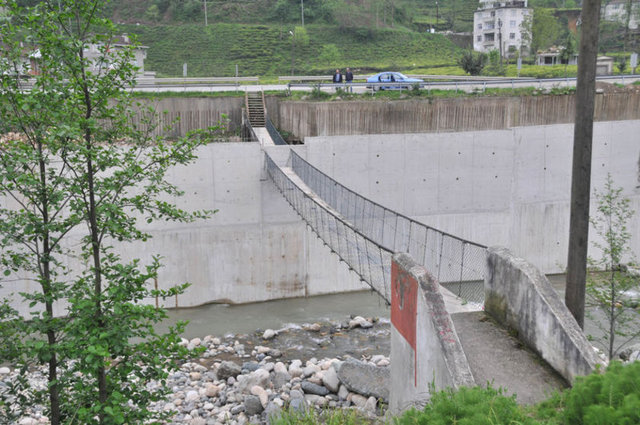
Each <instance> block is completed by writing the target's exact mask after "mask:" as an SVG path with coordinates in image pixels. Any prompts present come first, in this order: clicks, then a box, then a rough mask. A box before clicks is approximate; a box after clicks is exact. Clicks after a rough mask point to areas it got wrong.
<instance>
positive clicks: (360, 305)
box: [161, 274, 637, 354]
mask: <svg viewBox="0 0 640 425" xmlns="http://www.w3.org/2000/svg"><path fill="white" fill-rule="evenodd" d="M547 277H548V278H549V281H550V282H551V284H552V285H553V287H554V289H555V290H556V292H558V295H559V296H560V299H561V300H563V301H564V290H565V275H563V274H562V275H549V276H547ZM482 284H483V283H482V282H480V281H479V282H477V285H478V286H479V288H478V289H479V290H481V285H482ZM168 314H169V319H168V320H167V321H166V322H165V323H163V325H162V326H161V329H162V328H165V329H166V326H169V325H171V324H174V323H175V322H176V321H189V325H188V326H187V328H186V330H185V332H184V334H183V335H182V336H183V337H184V338H187V339H191V338H195V337H200V338H201V337H204V336H206V335H213V336H219V337H222V336H225V335H230V334H234V335H237V334H246V335H253V336H254V337H257V336H258V334H261V332H256V331H264V330H266V329H274V330H279V329H296V328H299V327H300V325H303V324H310V323H315V322H323V323H326V322H341V323H342V324H343V325H344V324H345V323H346V322H348V321H349V319H350V318H351V317H354V316H363V317H369V318H378V319H380V325H377V326H376V327H380V331H381V332H382V333H380V332H377V337H376V344H379V342H380V341H381V340H384V338H385V333H386V335H388V323H389V317H390V308H389V307H388V306H387V305H386V303H385V302H384V300H382V298H380V297H379V296H378V295H377V294H376V293H375V292H372V291H360V292H350V293H343V294H333V295H322V296H314V297H307V298H289V299H283V300H275V301H265V302H260V303H252V304H241V305H228V304H208V305H203V306H200V307H193V308H180V309H172V310H169V312H168ZM592 315H593V314H592ZM292 333H293V332H292ZM585 333H586V334H587V335H592V336H594V337H596V339H597V338H598V337H599V336H600V335H602V332H601V331H600V330H599V329H598V327H597V326H596V323H595V322H594V321H593V320H592V319H591V318H590V317H589V314H587V317H586V318H585ZM295 334H297V336H296V337H295V339H296V340H297V341H298V342H301V343H304V340H305V339H307V338H308V335H307V334H304V333H300V332H297V331H296V332H295ZM353 338H355V339H353V340H352V341H345V342H344V343H342V344H339V345H340V346H342V347H343V348H344V347H346V346H348V345H349V344H357V343H358V340H362V342H364V341H365V340H366V336H365V335H354V336H353ZM387 338H388V337H387ZM636 342H637V341H636ZM289 343H290V344H293V343H294V341H289ZM363 348H364V347H363ZM380 348H381V349H382V351H383V353H382V354H388V341H386V342H384V344H383V345H382V346H381V347H380ZM339 349H340V348H339V347H335V350H336V351H339Z"/></svg>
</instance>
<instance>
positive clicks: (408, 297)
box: [391, 261, 418, 351]
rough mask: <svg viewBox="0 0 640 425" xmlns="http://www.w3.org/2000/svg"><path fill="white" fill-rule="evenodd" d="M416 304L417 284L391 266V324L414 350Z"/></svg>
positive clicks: (393, 264) (408, 275)
mask: <svg viewBox="0 0 640 425" xmlns="http://www.w3.org/2000/svg"><path fill="white" fill-rule="evenodd" d="M417 304H418V282H417V281H416V280H415V279H414V278H413V276H411V275H410V274H409V273H407V272H406V271H405V270H403V269H402V268H400V266H398V264H396V262H395V261H394V262H392V264H391V323H392V324H393V326H394V327H395V328H396V329H397V330H398V332H400V334H401V335H402V336H403V337H404V339H406V340H407V342H408V343H409V345H410V346H411V348H413V351H415V350H416V316H417V312H418V309H417Z"/></svg>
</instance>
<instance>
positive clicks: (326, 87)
mask: <svg viewBox="0 0 640 425" xmlns="http://www.w3.org/2000/svg"><path fill="white" fill-rule="evenodd" d="M639 80H640V75H627V76H616V77H601V78H599V79H598V81H604V82H607V83H618V84H623V85H624V84H630V83H632V82H635V81H639ZM385 85H389V83H385ZM575 85H576V79H575V78H567V79H561V78H554V79H548V80H533V79H506V78H505V79H504V80H496V79H492V80H486V81H482V80H477V79H474V80H468V81H461V80H458V81H451V82H435V81H434V82H429V81H427V82H425V83H423V84H422V86H421V88H422V89H425V90H431V89H439V90H464V91H466V92H469V93H470V92H473V91H483V90H484V89H486V88H517V87H536V88H540V89H551V88H563V87H575ZM315 87H319V88H320V89H321V90H322V91H325V92H332V91H335V90H336V88H337V87H340V88H343V89H344V88H346V87H347V86H345V85H344V84H341V85H337V84H332V83H330V82H326V83H320V84H318V83H293V84H290V85H287V84H238V85H235V84H219V83H193V82H189V83H184V84H179V83H171V84H162V83H151V82H149V83H144V84H139V85H138V86H136V87H135V90H136V91H140V92H163V91H172V92H223V91H243V92H244V91H249V92H255V91H286V90H295V91H311V90H313V89H314V88H315ZM350 87H351V89H352V91H353V92H354V93H367V92H372V89H371V88H367V83H354V84H351V85H350Z"/></svg>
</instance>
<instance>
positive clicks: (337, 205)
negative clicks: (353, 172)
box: [291, 151, 486, 303]
mask: <svg viewBox="0 0 640 425" xmlns="http://www.w3.org/2000/svg"><path fill="white" fill-rule="evenodd" d="M291 167H292V169H293V171H294V172H295V173H296V174H297V175H298V176H299V177H300V178H301V179H302V181H304V183H305V184H306V185H307V186H308V187H309V188H310V189H311V190H312V191H314V192H315V193H316V194H317V195H318V196H319V197H320V198H322V200H323V201H325V202H326V203H327V204H328V205H330V206H331V208H333V209H335V210H336V211H337V212H338V213H339V214H340V215H341V216H342V217H343V218H344V220H346V221H347V222H348V223H350V224H351V225H352V226H353V228H354V229H355V230H356V231H358V232H360V233H361V234H362V235H363V236H364V237H366V238H368V239H369V240H371V241H374V242H375V244H377V245H378V246H380V247H381V249H383V250H385V251H387V252H406V253H409V254H410V255H411V256H412V257H413V258H414V260H415V261H416V262H418V263H420V264H422V265H423V266H424V267H425V269H426V270H427V271H429V273H431V274H432V275H433V276H434V277H435V278H436V279H437V280H438V281H439V282H440V283H441V284H442V285H443V286H445V287H447V288H448V289H449V290H451V291H452V292H454V293H455V294H456V295H458V296H459V297H461V298H463V299H465V300H467V301H469V302H474V303H483V302H484V287H483V285H482V281H483V280H484V269H485V262H486V247H485V246H483V245H480V244H477V243H475V242H471V241H468V240H465V239H462V238H459V237H457V236H454V235H451V234H448V233H446V232H442V231H440V230H437V229H434V228H432V227H430V226H427V225H425V224H423V223H420V222H418V221H416V220H413V219H411V218H409V217H407V216H404V215H402V214H399V213H397V212H395V211H393V210H390V209H389V208H386V207H383V206H382V205H379V204H377V203H375V202H373V201H371V200H369V199H367V198H365V197H363V196H361V195H359V194H358V193H356V192H354V191H352V190H350V189H348V188H346V187H345V186H343V185H341V184H340V183H338V182H337V181H335V180H334V179H332V178H331V177H329V176H327V175H326V174H324V173H323V172H321V171H320V170H318V169H317V168H315V167H314V166H312V165H311V164H309V163H308V162H307V161H305V160H304V159H303V158H302V157H300V156H299V155H298V154H297V153H295V152H293V151H292V152H291Z"/></svg>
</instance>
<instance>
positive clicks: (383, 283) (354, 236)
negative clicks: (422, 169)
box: [265, 154, 392, 303]
mask: <svg viewBox="0 0 640 425" xmlns="http://www.w3.org/2000/svg"><path fill="white" fill-rule="evenodd" d="M265 157H266V167H267V173H268V174H269V176H270V177H271V179H272V180H273V182H274V183H275V185H276V187H277V188H278V189H279V190H280V192H281V193H282V194H283V195H284V197H285V199H286V200H287V201H288V202H289V204H291V206H292V207H293V209H294V210H296V212H297V213H298V214H299V215H300V217H301V218H302V219H303V220H304V221H305V222H306V223H307V224H308V225H309V226H310V227H311V228H312V229H313V231H314V232H316V234H317V235H318V236H319V237H320V238H321V239H322V240H323V241H324V242H325V243H326V244H327V246H329V248H330V249H331V250H332V251H333V252H334V253H336V254H337V255H338V256H339V257H340V259H342V260H343V261H344V262H345V263H346V264H347V265H348V266H349V268H350V269H351V270H353V271H354V272H355V273H356V274H358V276H360V279H361V280H363V281H364V282H366V283H367V284H368V285H369V286H370V287H371V288H372V289H373V290H375V291H376V292H377V293H378V294H379V295H380V296H381V297H382V298H383V299H384V300H385V301H386V302H387V303H391V292H390V286H391V256H392V252H391V251H389V250H387V249H385V248H384V247H382V246H381V245H380V244H378V243H377V242H376V241H374V240H371V239H370V238H369V237H367V236H365V235H364V234H363V233H362V232H360V231H358V230H357V229H356V228H354V226H353V225H352V224H351V223H349V222H347V221H346V220H345V219H344V218H343V217H341V216H340V214H338V213H337V212H336V211H334V210H333V209H332V208H331V207H330V206H329V205H327V204H326V203H325V202H324V201H323V200H322V199H320V198H319V197H318V196H317V195H316V194H315V193H313V192H312V191H310V190H309V189H308V188H306V187H305V185H304V183H303V182H302V181H301V180H300V179H299V177H298V176H296V175H295V174H294V173H293V172H292V171H291V169H290V168H281V167H279V166H278V165H277V164H276V163H275V162H274V161H273V159H272V158H271V157H270V156H269V155H268V154H265Z"/></svg>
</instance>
